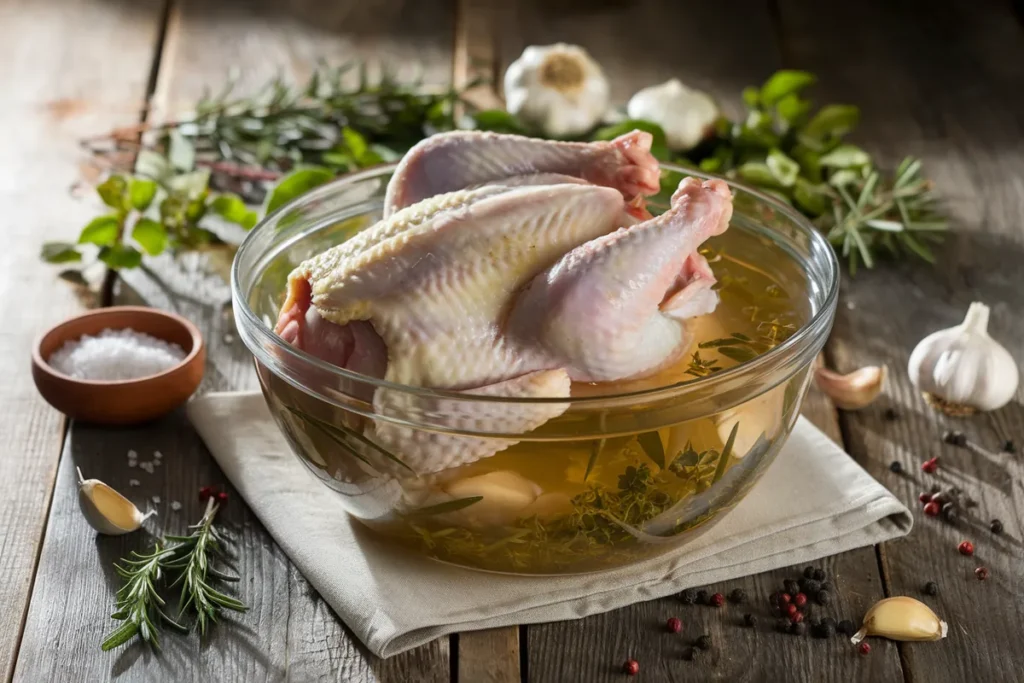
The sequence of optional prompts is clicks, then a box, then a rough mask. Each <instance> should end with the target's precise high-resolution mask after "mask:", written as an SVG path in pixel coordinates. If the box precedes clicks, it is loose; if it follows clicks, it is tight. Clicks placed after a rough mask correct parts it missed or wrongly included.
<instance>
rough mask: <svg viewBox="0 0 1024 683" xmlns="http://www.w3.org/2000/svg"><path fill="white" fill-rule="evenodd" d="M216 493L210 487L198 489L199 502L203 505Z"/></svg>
mask: <svg viewBox="0 0 1024 683" xmlns="http://www.w3.org/2000/svg"><path fill="white" fill-rule="evenodd" d="M216 493H217V492H216V491H214V490H213V487H212V486H204V487H203V488H201V489H199V500H201V501H203V502H204V503H205V502H206V501H208V500H209V499H210V498H212V497H213V496H214V495H216Z"/></svg>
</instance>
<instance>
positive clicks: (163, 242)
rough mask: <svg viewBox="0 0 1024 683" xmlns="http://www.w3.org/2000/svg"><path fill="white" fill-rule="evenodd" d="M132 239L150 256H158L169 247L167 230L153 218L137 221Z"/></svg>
mask: <svg viewBox="0 0 1024 683" xmlns="http://www.w3.org/2000/svg"><path fill="white" fill-rule="evenodd" d="M132 239H133V240H135V241H136V242H138V243H139V245H140V246H141V247H142V248H143V249H144V250H145V251H146V253H147V254H149V255H150V256H156V255H157V254H160V253H162V252H163V250H164V249H166V248H167V230H165V229H164V226H162V225H160V224H159V223H157V222H156V221H155V220H153V219H152V218H140V219H139V220H137V221H136V222H135V227H134V228H132Z"/></svg>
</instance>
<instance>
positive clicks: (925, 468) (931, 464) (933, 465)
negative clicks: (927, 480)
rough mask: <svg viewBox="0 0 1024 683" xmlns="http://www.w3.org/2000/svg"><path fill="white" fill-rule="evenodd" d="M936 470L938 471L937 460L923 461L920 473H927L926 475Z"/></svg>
mask: <svg viewBox="0 0 1024 683" xmlns="http://www.w3.org/2000/svg"><path fill="white" fill-rule="evenodd" d="M937 469H939V459H938V458H932V459H931V460H925V461H924V462H923V463H921V471H922V472H927V473H928V474H932V473H934V472H935V470H937Z"/></svg>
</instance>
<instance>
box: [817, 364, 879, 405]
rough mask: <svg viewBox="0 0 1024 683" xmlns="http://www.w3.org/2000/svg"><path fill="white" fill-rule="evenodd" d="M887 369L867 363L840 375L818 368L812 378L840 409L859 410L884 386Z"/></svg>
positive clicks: (875, 396)
mask: <svg viewBox="0 0 1024 683" xmlns="http://www.w3.org/2000/svg"><path fill="white" fill-rule="evenodd" d="M887 373H888V371H887V370H886V368H885V366H884V365H882V366H880V367H879V366H874V365H869V366H867V367H863V368H860V369H859V370H854V371H853V372H851V373H849V374H846V375H840V374H839V373H838V372H834V371H832V370H829V369H828V368H818V369H817V370H816V371H815V373H814V379H815V381H817V383H818V388H819V389H821V390H822V391H823V392H824V393H825V395H826V396H828V397H829V398H831V399H832V402H833V403H835V404H836V407H837V408H839V409H840V410H860V409H861V408H865V407H867V406H869V405H870V404H871V403H872V402H873V401H874V400H875V399H876V398H878V395H879V394H881V393H882V388H883V387H884V386H885V377H886V375H887Z"/></svg>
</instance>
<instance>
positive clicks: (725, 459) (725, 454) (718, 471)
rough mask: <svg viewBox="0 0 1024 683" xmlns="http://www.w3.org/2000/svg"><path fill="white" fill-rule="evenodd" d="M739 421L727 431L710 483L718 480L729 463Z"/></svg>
mask: <svg viewBox="0 0 1024 683" xmlns="http://www.w3.org/2000/svg"><path fill="white" fill-rule="evenodd" d="M739 428H740V423H739V421H737V422H736V424H734V425H733V426H732V431H730V432H729V438H728V439H726V440H725V447H724V448H722V454H721V455H720V456H718V465H717V466H716V467H715V476H714V477H712V479H711V481H712V483H714V482H716V481H718V480H719V479H721V478H722V475H724V474H725V466H726V465H727V464H728V463H729V458H731V457H732V448H733V444H735V443H736V433H737V432H738V431H739Z"/></svg>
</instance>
